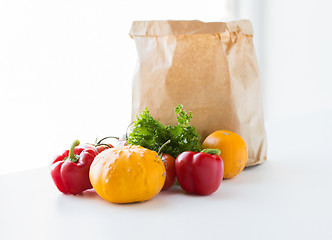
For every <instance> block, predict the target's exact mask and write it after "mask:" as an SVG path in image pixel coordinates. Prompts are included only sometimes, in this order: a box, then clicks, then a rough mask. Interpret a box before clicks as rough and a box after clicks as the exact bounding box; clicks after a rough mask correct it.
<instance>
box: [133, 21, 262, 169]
mask: <svg viewBox="0 0 332 240" xmlns="http://www.w3.org/2000/svg"><path fill="white" fill-rule="evenodd" d="M130 36H131V37H132V38H133V39H134V40H135V43H136V49H137V53H138V63H137V68H136V72H135V75H134V79H133V89H132V119H135V118H136V115H138V114H140V112H141V111H143V110H144V109H145V107H148V108H149V110H150V113H151V115H152V116H153V117H155V118H156V119H158V120H159V121H161V122H162V123H163V124H176V115H175V112H174V111H173V109H174V108H175V106H177V105H178V104H183V106H184V108H185V109H186V110H187V111H191V112H192V114H193V118H192V121H191V125H192V126H195V127H196V129H197V131H198V133H199V134H200V135H201V137H202V141H203V140H204V139H205V137H207V136H208V135H209V134H210V133H212V132H214V131H216V130H230V131H233V132H235V133H237V134H239V135H240V136H242V137H243V139H244V140H245V141H246V143H247V148H248V162H247V166H253V165H256V164H259V163H262V162H264V161H265V160H266V151H267V141H266V132H265V127H264V117H263V106H262V97H261V81H260V76H259V68H258V65H257V59H256V54H255V49H254V45H253V30H252V26H251V23H250V22H249V21H247V20H241V21H233V22H226V23H225V22H210V23H206V22H201V21H137V22H133V24H132V28H131V30H130Z"/></svg>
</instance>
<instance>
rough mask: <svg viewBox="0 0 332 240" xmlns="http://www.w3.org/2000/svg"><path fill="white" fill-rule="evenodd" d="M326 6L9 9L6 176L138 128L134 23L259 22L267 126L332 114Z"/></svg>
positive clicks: (227, 3)
mask: <svg viewBox="0 0 332 240" xmlns="http://www.w3.org/2000/svg"><path fill="white" fill-rule="evenodd" d="M329 9H331V4H330V3H329V1H323V0H316V1H313V0H306V1H286V0H280V1H259V0H251V1H245V0H238V1H236V0H234V1H232V0H224V1H221V0H204V1H178V0H168V1H152V0H141V1H133V0H132V1H129V0H123V1H86V0H85V1H77V0H72V1H64V0H62V1H61V0H60V1H40V0H31V1H23V0H2V1H0V83H1V87H0V112H1V117H0V134H1V138H0V152H1V157H0V174H1V173H8V172H13V171H20V170H25V169H29V168H35V167H39V166H46V165H48V164H49V163H50V162H51V160H52V158H53V156H54V155H55V154H57V153H60V152H61V151H62V150H63V149H65V148H68V147H69V145H70V144H71V142H72V141H73V140H74V139H76V138H78V139H80V140H81V141H82V142H92V141H94V139H95V138H96V137H103V136H107V135H118V136H119V135H121V134H122V133H123V132H124V131H125V129H126V126H127V125H128V124H129V122H130V112H131V79H132V76H133V72H134V68H135V62H136V50H135V46H134V42H133V41H132V40H131V39H130V38H129V36H128V32H129V29H130V25H131V22H132V21H134V20H151V19H184V20H186V19H199V20H204V21H216V20H233V19H235V18H249V19H251V20H252V22H253V25H254V29H255V32H256V36H255V44H256V49H257V53H258V58H259V62H260V65H261V68H262V76H263V90H264V92H263V96H264V104H265V114H266V119H267V120H268V121H269V120H273V119H278V118H287V117H291V116H300V115H306V114H312V113H316V112H325V111H332V104H331V103H332V98H331V90H332V81H331V80H332V74H331V71H330V69H329V68H330V64H331V63H330V56H332V45H331V42H332V41H331V40H332V35H331V31H330V28H331V27H330V24H328V23H330V22H332V17H331V14H330V12H329Z"/></svg>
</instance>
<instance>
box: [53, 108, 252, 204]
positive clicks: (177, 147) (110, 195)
mask: <svg viewBox="0 0 332 240" xmlns="http://www.w3.org/2000/svg"><path fill="white" fill-rule="evenodd" d="M174 110H175V112H176V113H177V114H178V117H177V121H178V125H176V126H172V125H167V126H166V125H163V124H161V123H160V122H159V121H157V120H156V119H154V118H153V117H152V116H151V115H150V113H149V111H148V109H146V110H145V111H143V112H142V113H141V114H140V115H139V116H138V117H137V119H136V121H134V122H133V123H134V126H133V130H132V132H131V133H130V134H129V136H127V134H126V137H124V138H122V139H119V138H117V137H105V138H102V139H101V140H100V141H97V140H96V141H95V144H86V145H85V146H84V147H83V148H82V147H78V145H79V141H78V140H76V141H75V142H74V143H73V144H72V146H71V148H70V150H67V151H65V152H64V153H63V154H61V155H59V156H57V157H56V158H55V159H54V161H53V163H52V165H51V167H50V170H51V176H52V179H53V181H54V183H55V185H56V186H57V188H58V189H59V191H61V192H62V193H65V194H74V195H75V194H79V193H82V192H83V191H85V190H87V189H91V188H92V187H93V188H94V189H95V191H96V193H97V194H98V195H99V196H101V197H102V198H103V199H105V200H107V201H110V202H113V203H132V202H143V201H146V200H149V199H151V198H153V197H154V196H156V195H157V194H158V193H159V192H160V191H161V190H163V191H166V190H168V189H169V188H170V187H172V186H173V185H174V184H175V182H176V179H177V180H178V183H179V185H180V186H181V188H182V189H183V190H184V191H185V192H188V193H191V194H199V195H209V194H212V193H214V192H215V191H217V190H218V188H219V186H220V184H221V182H222V179H223V178H231V177H234V176H236V175H237V174H239V173H240V172H241V171H242V170H243V168H244V167H245V165H246V161H247V148H246V143H245V142H244V141H243V139H242V138H241V137H240V136H239V135H237V134H235V133H233V132H230V131H225V130H223V131H216V132H214V133H212V134H210V135H209V136H208V137H207V138H206V139H205V140H204V142H203V144H202V148H204V149H203V150H202V151H201V145H200V142H199V139H200V136H199V134H198V133H197V132H196V129H195V128H194V127H192V126H190V125H189V122H190V120H191V118H192V114H191V112H189V113H187V112H186V111H184V110H183V107H182V105H178V106H177V107H176V108H175V109H174ZM108 138H116V139H117V140H118V143H117V144H116V147H115V148H114V147H113V145H111V144H105V143H103V141H104V140H106V139H108ZM157 151H158V153H157ZM175 158H176V159H175Z"/></svg>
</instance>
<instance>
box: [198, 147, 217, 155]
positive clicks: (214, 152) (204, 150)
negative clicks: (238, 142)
mask: <svg viewBox="0 0 332 240" xmlns="http://www.w3.org/2000/svg"><path fill="white" fill-rule="evenodd" d="M201 152H203V153H207V154H211V155H220V153H221V151H220V150H219V149H214V148H206V149H203V150H202V151H201Z"/></svg>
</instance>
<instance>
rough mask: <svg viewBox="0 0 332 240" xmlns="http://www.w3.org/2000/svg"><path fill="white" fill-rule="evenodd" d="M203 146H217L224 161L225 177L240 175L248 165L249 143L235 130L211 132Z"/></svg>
mask: <svg viewBox="0 0 332 240" xmlns="http://www.w3.org/2000/svg"><path fill="white" fill-rule="evenodd" d="M202 148H216V149H219V150H220V151H221V154H220V155H219V156H220V157H221V159H222V160H223V162H224V178H232V177H234V176H236V175H238V174H239V173H240V172H242V170H243V169H244V167H245V166H246V163H247V159H248V152H247V145H246V143H245V141H244V140H243V139H242V137H241V136H240V135H238V134H236V133H234V132H231V131H227V130H219V131H215V132H214V133H211V134H210V135H209V136H208V137H207V138H206V139H205V140H204V142H203V144H202Z"/></svg>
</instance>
